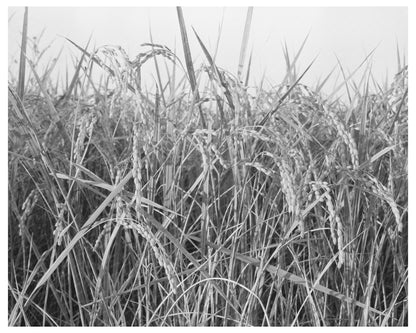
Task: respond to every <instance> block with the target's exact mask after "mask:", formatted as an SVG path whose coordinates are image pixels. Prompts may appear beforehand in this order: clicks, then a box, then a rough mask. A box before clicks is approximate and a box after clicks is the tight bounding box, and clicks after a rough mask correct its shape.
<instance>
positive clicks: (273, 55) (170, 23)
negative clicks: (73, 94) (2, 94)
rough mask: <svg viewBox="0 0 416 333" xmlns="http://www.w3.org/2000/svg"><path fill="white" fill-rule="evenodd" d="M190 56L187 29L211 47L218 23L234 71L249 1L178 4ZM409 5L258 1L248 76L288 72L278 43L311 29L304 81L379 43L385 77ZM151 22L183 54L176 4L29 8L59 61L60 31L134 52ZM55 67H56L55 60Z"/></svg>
mask: <svg viewBox="0 0 416 333" xmlns="http://www.w3.org/2000/svg"><path fill="white" fill-rule="evenodd" d="M183 12H184V17H185V22H186V24H187V28H188V34H189V38H190V43H191V50H192V52H193V57H194V58H197V59H201V60H203V53H202V51H201V49H200V47H199V46H198V44H197V41H196V38H195V36H194V35H193V33H191V31H192V30H191V27H194V28H195V30H196V31H197V32H198V34H199V36H200V37H201V39H202V40H203V41H204V43H205V44H206V46H207V47H208V49H209V51H210V52H212V53H213V52H214V50H215V45H216V41H217V38H218V33H219V28H220V26H221V25H222V30H221V39H220V44H219V50H218V55H217V61H216V62H217V65H218V66H220V67H222V68H226V69H227V70H229V71H231V72H233V73H236V72H237V66H238V59H239V52H240V45H241V40H242V35H243V31H244V23H245V18H246V13H247V8H238V7H229V8H214V7H212V8H201V7H198V8H189V7H184V8H183ZM22 19H23V9H22V8H16V7H9V32H8V34H9V41H8V47H9V63H10V61H11V59H13V58H16V59H17V58H18V47H19V44H20V38H21V37H20V33H21V25H22ZM407 24H408V22H407V8H406V7H345V8H344V7H334V8H328V7H312V8H307V7H297V8H290V7H284V8H279V7H262V8H257V7H255V8H254V12H253V20H252V25H251V33H250V40H249V48H250V50H251V49H252V50H253V67H252V69H253V70H252V73H253V81H252V82H251V84H253V85H255V84H256V83H258V82H259V81H260V79H261V77H262V75H263V73H266V77H267V79H268V80H269V81H270V82H271V83H273V84H278V83H280V81H281V79H282V78H283V76H284V73H285V62H284V57H283V53H282V45H284V43H287V46H288V49H289V51H290V54H291V55H294V54H295V53H296V51H297V49H298V48H299V47H300V46H301V44H302V41H303V40H304V39H305V37H306V36H307V34H308V33H310V35H309V38H308V41H307V43H306V46H305V48H304V51H303V52H302V54H301V58H300V61H299V65H300V68H299V69H300V70H301V69H302V68H305V67H306V66H307V65H308V64H309V62H310V61H312V60H313V58H315V56H318V58H317V60H316V62H315V64H314V65H313V67H312V69H311V71H310V73H308V75H307V76H306V77H305V80H304V82H305V83H306V84H315V83H316V82H317V81H318V80H319V78H323V77H325V75H326V74H328V73H329V72H330V71H331V69H332V68H333V67H334V66H336V65H337V57H338V59H339V60H340V62H341V64H342V65H343V67H344V68H345V69H346V70H349V71H353V70H354V69H355V67H356V66H358V65H359V64H360V63H361V62H362V61H363V60H364V58H365V57H366V55H367V54H368V53H369V52H370V51H371V50H373V49H374V48H376V51H375V53H374V56H373V58H372V68H373V73H374V76H375V77H376V79H377V80H380V81H384V78H385V77H386V73H387V72H388V73H389V77H392V75H393V74H394V73H395V71H396V69H397V60H396V59H397V58H396V45H398V46H399V49H400V51H401V52H404V53H406V52H407V38H408V35H407V33H408V28H407ZM149 27H150V28H151V31H152V34H153V41H154V42H155V43H159V44H164V45H166V46H168V47H169V48H171V49H174V48H175V43H176V49H177V50H178V55H179V56H180V57H181V59H183V53H182V49H181V39H180V32H179V26H178V20H177V13H176V9H175V8H174V7H158V8H146V7H142V8H140V7H137V8H126V7H124V8H123V7H112V8H99V7H95V8H87V7H71V8H63V7H60V8H48V7H38V8H29V36H38V35H39V34H40V32H41V31H42V30H44V29H45V32H44V35H43V37H42V40H43V43H44V45H47V44H49V43H50V42H52V41H53V44H52V46H53V47H52V48H51V49H50V50H49V52H48V53H47V58H52V57H54V56H56V54H57V52H58V51H59V49H60V48H61V47H62V46H64V51H63V54H62V59H63V60H62V63H64V59H65V56H66V55H67V53H68V52H72V53H73V54H76V52H77V51H76V50H75V49H74V48H73V47H72V46H70V45H69V44H68V43H67V42H65V40H64V39H63V37H62V36H65V37H68V38H69V39H71V40H73V41H74V42H76V43H78V44H80V45H85V44H86V42H87V40H88V38H89V36H90V35H91V34H92V36H93V42H94V44H95V45H96V46H97V47H98V46H102V45H106V44H111V45H120V46H122V47H123V48H124V49H125V50H126V51H127V53H128V54H129V56H130V57H131V58H133V57H134V56H135V55H136V54H137V53H139V52H140V51H142V50H143V49H142V48H141V47H140V44H142V43H145V42H149V41H150V37H149ZM58 69H59V67H58Z"/></svg>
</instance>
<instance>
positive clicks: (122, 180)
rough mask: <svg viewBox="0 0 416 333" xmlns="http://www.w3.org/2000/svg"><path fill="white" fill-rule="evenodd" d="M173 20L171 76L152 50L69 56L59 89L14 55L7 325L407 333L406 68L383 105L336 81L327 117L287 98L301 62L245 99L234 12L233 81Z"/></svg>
mask: <svg viewBox="0 0 416 333" xmlns="http://www.w3.org/2000/svg"><path fill="white" fill-rule="evenodd" d="M178 18H179V24H180V28H181V33H182V40H183V48H184V51H185V55H186V59H185V62H183V60H182V59H179V57H178V56H177V55H176V54H175V53H174V52H172V51H171V50H170V49H168V48H167V47H165V46H163V45H159V44H156V43H154V42H153V41H152V42H151V43H147V44H144V45H143V52H141V53H140V54H139V55H138V56H137V57H136V58H135V59H129V58H128V57H127V55H126V53H125V52H124V50H123V49H122V48H121V47H100V48H98V49H94V50H90V49H89V46H88V45H87V46H85V47H83V46H80V45H78V44H77V43H76V42H74V41H71V43H72V44H73V45H75V46H76V49H77V50H78V51H80V55H79V59H78V60H77V61H76V62H75V65H74V68H75V70H74V72H75V75H74V76H73V78H72V79H71V80H70V81H71V82H70V84H67V85H65V86H60V85H58V84H57V83H56V82H52V80H51V77H52V76H51V75H50V73H51V72H50V70H47V71H46V72H45V73H42V74H41V73H38V67H37V65H36V62H34V61H31V60H30V59H28V58H27V57H26V50H25V48H24V47H22V57H21V63H20V69H21V70H20V73H22V72H23V74H19V78H18V80H17V81H16V79H15V78H14V77H10V78H9V164H8V165H9V221H8V228H9V233H8V236H9V253H8V255H9V267H8V268H9V272H8V278H9V281H8V286H9V290H8V291H9V303H8V304H9V325H10V326H19V325H48V326H49V325H50V326H55V325H57V326H68V325H71V326H78V325H83V326H84V325H85V326H118V325H123V326H127V325H128V326H130V325H143V326H165V325H166V326H187V325H195V326H196V325H209V326H212V325H224V326H234V325H253V326H257V325H270V326H289V325H293V326H321V325H322V326H328V325H331V326H332V325H333V326H349V325H351V326H356V325H362V326H367V325H368V326H405V325H407V323H408V283H407V276H408V275H407V274H408V273H407V272H408V271H407V265H408V264H407V209H408V199H407V188H408V187H407V156H408V155H407V154H408V147H407V131H408V121H407V65H406V64H405V63H400V62H399V68H398V72H397V74H396V76H395V78H394V80H393V82H391V83H390V84H389V85H387V86H384V87H382V86H381V85H378V84H376V83H374V80H373V77H372V75H371V71H367V72H366V74H364V76H363V77H362V79H361V80H360V82H353V81H352V80H351V79H349V78H346V80H345V82H344V86H345V87H348V96H349V99H348V103H344V102H342V101H340V100H337V99H334V98H333V97H332V96H325V95H324V94H323V93H322V92H321V88H322V85H323V84H324V83H325V81H326V80H324V82H323V83H322V84H317V87H316V89H314V88H311V87H307V86H305V85H303V84H302V83H301V79H302V75H303V74H304V73H305V72H306V71H307V69H306V70H305V69H303V71H302V69H300V70H301V73H303V74H302V75H298V74H297V73H298V72H299V69H296V68H297V64H296V61H297V59H298V57H299V54H300V51H301V50H302V48H303V46H304V44H303V45H302V47H301V48H300V50H299V53H298V54H297V55H296V57H295V58H294V59H290V57H289V53H288V52H287V49H286V51H285V59H286V63H287V75H286V77H285V79H284V81H283V82H282V83H281V84H279V85H278V86H276V88H273V89H268V90H266V89H263V88H262V87H256V89H255V90H256V92H255V94H254V95H253V94H250V93H249V92H248V90H249V89H248V88H249V87H248V86H247V83H248V82H249V81H248V77H249V67H250V65H248V69H247V72H246V75H245V76H246V77H245V78H244V77H243V69H244V64H245V54H246V51H247V38H248V33H249V27H250V21H251V9H249V11H248V14H247V21H246V27H245V29H244V34H243V35H242V41H243V42H242V48H241V52H240V60H239V61H238V63H237V62H236V65H238V73H237V75H236V76H235V75H233V74H232V73H230V72H227V71H225V70H223V69H221V67H220V66H218V65H217V64H216V63H215V57H213V56H212V55H211V54H210V52H209V50H208V49H207V48H206V47H205V45H204V42H203V38H202V37H201V36H198V34H197V33H196V32H194V34H189V35H188V34H187V30H186V26H185V20H184V15H183V13H182V10H181V9H180V8H179V9H178ZM25 26H27V21H26V20H25ZM188 32H189V31H188ZM27 38H28V37H27V36H26V37H25V34H24V38H23V39H24V42H23V43H22V45H26V44H27V41H25V39H27ZM188 38H197V40H198V41H199V44H200V46H201V51H202V54H204V56H205V57H206V64H204V65H202V66H201V67H200V68H195V67H194V64H193V62H192V57H191V52H190V48H189V44H188V42H187V40H188ZM28 45H29V46H30V43H29V44H28ZM250 58H251V56H250ZM250 62H251V59H250V60H249V64H250ZM25 63H27V64H29V66H28V71H30V78H27V77H26V79H25V75H24V73H25V71H24V68H25ZM184 64H185V65H184ZM144 66H148V67H150V66H154V69H155V77H156V78H157V79H156V80H155V89H153V90H147V89H146V88H145V87H144V85H143V82H142V80H141V70H142V68H144ZM48 67H49V66H48ZM50 67H52V64H51V66H50ZM94 70H95V71H97V70H99V71H101V73H102V76H101V78H100V80H99V82H98V83H97V80H96V79H95V78H94V77H93V76H92V72H93V71H94ZM162 72H163V73H164V74H163V75H162V74H161V73H162ZM11 74H12V75H13V73H11ZM68 82H69V81H68ZM200 82H206V85H204V86H201V85H200ZM60 89H63V90H64V94H63V95H61V96H60V95H59V94H58V91H59V90H60ZM371 90H373V91H374V90H375V93H370V91H371Z"/></svg>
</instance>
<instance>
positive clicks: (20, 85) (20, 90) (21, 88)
mask: <svg viewBox="0 0 416 333" xmlns="http://www.w3.org/2000/svg"><path fill="white" fill-rule="evenodd" d="M27 25H28V8H27V7H25V14H24V17H23V32H22V45H21V48H20V63H19V79H18V81H17V95H18V96H19V97H20V99H21V100H23V95H24V92H25V71H26V48H27Z"/></svg>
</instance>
